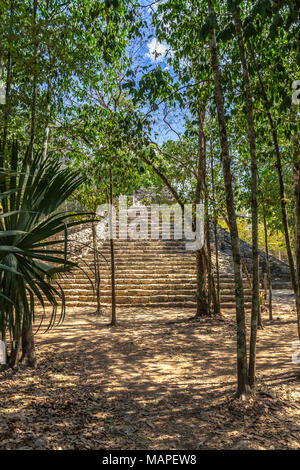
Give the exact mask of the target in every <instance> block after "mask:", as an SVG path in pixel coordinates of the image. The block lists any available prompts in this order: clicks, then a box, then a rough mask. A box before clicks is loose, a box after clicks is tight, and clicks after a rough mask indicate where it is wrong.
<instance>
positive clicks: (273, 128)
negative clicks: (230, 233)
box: [248, 41, 300, 316]
mask: <svg viewBox="0 0 300 470" xmlns="http://www.w3.org/2000/svg"><path fill="white" fill-rule="evenodd" d="M248 46H249V52H250V54H251V59H252V62H253V65H254V67H255V70H256V73H257V76H258V79H259V83H260V87H261V91H262V96H263V100H264V103H265V111H266V114H267V117H268V120H269V124H270V128H271V134H272V140H273V145H274V150H275V155H276V169H277V173H278V182H279V193H280V204H281V214H282V224H283V229H284V236H285V243H286V250H287V255H288V261H289V266H290V273H291V280H292V285H293V289H294V293H295V297H296V305H297V297H298V294H297V290H298V289H297V281H296V272H295V264H294V259H293V254H292V248H291V242H290V233H289V226H288V217H287V209H286V197H285V187H284V181H283V174H282V163H281V155H280V150H279V144H278V136H277V129H276V126H275V124H274V121H273V117H272V115H271V112H270V109H269V108H270V106H269V101H268V97H267V94H266V90H265V86H264V82H263V80H262V78H261V74H260V71H259V68H258V66H257V63H256V59H255V55H254V52H253V49H252V46H251V44H250V41H248ZM297 314H298V316H300V305H299V304H298V305H297Z"/></svg>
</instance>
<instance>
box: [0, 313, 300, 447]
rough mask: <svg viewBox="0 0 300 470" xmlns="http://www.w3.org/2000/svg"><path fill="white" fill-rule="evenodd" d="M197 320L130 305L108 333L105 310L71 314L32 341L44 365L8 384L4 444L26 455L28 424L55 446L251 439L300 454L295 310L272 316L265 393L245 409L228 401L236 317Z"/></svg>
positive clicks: (262, 342) (264, 341) (262, 366)
mask: <svg viewBox="0 0 300 470" xmlns="http://www.w3.org/2000/svg"><path fill="white" fill-rule="evenodd" d="M193 314H194V312H193V310H190V311H189V310H187V309H184V310H180V309H166V308H161V309H158V308H157V309H151V308H148V309H147V308H142V309H139V308H127V309H126V308H124V309H119V312H118V321H119V323H118V326H117V327H116V328H112V327H110V326H109V322H110V318H109V311H106V312H105V314H104V315H103V316H102V317H95V316H94V315H88V314H87V313H86V312H84V311H83V310H77V311H68V312H67V317H66V321H65V323H64V324H62V325H61V326H59V327H57V328H54V329H52V330H50V331H48V332H47V333H46V334H42V333H38V335H37V336H36V343H37V347H38V351H40V353H39V355H40V357H39V365H38V368H37V369H36V370H30V369H23V368H20V370H19V371H18V372H12V371H11V372H6V373H5V375H4V377H3V379H2V380H4V382H5V386H6V390H7V391H10V392H9V393H6V394H5V397H4V400H3V398H2V404H3V409H2V411H1V415H0V416H2V418H4V417H5V418H6V419H7V422H8V423H10V424H9V426H10V427H11V426H13V428H14V429H16V432H17V434H18V439H19V441H17V443H16V442H15V441H14V440H11V439H9V438H8V437H6V438H5V437H3V439H2V446H5V448H10V447H11V448H14V447H15V446H17V447H18V445H19V446H21V445H25V446H31V445H32V444H30V442H31V441H30V439H31V438H30V436H29V435H28V425H29V426H30V429H31V432H32V433H33V434H34V436H40V435H43V436H44V437H45V436H46V437H47V448H50V449H59V448H64V449H69V448H70V449H76V448H80V449H97V448H103V447H104V448H110V449H116V448H122V449H142V448H145V449H150V448H151V449H159V448H170V449H188V448H230V447H231V446H232V445H233V443H234V442H235V441H236V440H237V439H244V438H245V436H246V435H248V437H249V436H252V438H251V439H252V441H251V442H252V444H251V445H252V447H253V448H271V447H272V445H275V444H274V441H273V439H276V445H278V446H279V448H281V447H282V448H285V447H286V446H288V447H293V446H296V447H299V446H298V444H295V442H294V440H295V438H294V437H292V436H289V435H288V433H289V432H290V431H289V430H288V428H289V426H290V422H291V420H292V421H293V427H294V428H295V429H296V428H297V426H299V424H300V421H299V410H300V407H299V398H298V396H297V394H296V393H295V391H296V390H298V389H299V385H300V381H298V382H297V379H296V378H295V375H294V373H293V366H292V363H291V342H292V341H293V340H294V336H295V334H296V326H295V321H294V316H293V315H294V314H293V312H290V311H289V310H288V309H287V310H286V311H285V313H281V314H280V316H279V313H278V315H277V314H276V316H275V320H274V323H272V324H267V321H266V322H265V323H266V325H265V328H264V329H263V330H261V331H259V334H258V335H259V337H258V377H259V387H260V389H261V390H262V392H265V393H266V395H263V394H259V395H257V397H256V398H251V399H250V401H249V402H246V403H239V402H236V403H235V402H234V401H232V398H233V395H234V392H235V387H236V380H235V357H236V356H235V354H236V352H235V325H234V318H233V317H234V314H233V312H232V310H231V311H227V312H226V311H225V312H224V318H223V319H220V320H218V319H212V318H204V319H200V320H191V317H192V316H193ZM247 315H248V320H249V318H250V317H249V314H247ZM277 318H278V319H277ZM186 319H190V320H189V321H186ZM268 393H269V395H270V396H272V397H273V398H270V396H268ZM293 393H294V398H293ZM287 398H289V400H290V403H286V402H285V400H286V399H287ZM284 403H285V404H284ZM0 420H1V418H0ZM278 420H280V422H279V421H278ZM270 426H271V427H272V429H273V431H272V432H273V434H272V433H271V434H270V432H269V429H270ZM253 428H255V431H254V430H253ZM4 429H5V428H4ZM299 429H300V427H299ZM294 432H298V431H294ZM253 433H254V434H253ZM292 441H293V442H294V444H291V442H292ZM18 442H19V443H20V444H18Z"/></svg>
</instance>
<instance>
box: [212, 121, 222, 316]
mask: <svg viewBox="0 0 300 470" xmlns="http://www.w3.org/2000/svg"><path fill="white" fill-rule="evenodd" d="M209 142H210V170H211V187H212V206H213V219H214V220H213V225H214V241H215V256H216V275H217V288H216V286H215V293H216V296H215V314H219V313H221V311H220V269H219V241H218V217H217V211H216V197H215V196H216V195H215V174H214V154H213V138H212V116H211V115H210V140H209Z"/></svg>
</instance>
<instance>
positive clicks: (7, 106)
mask: <svg viewBox="0 0 300 470" xmlns="http://www.w3.org/2000/svg"><path fill="white" fill-rule="evenodd" d="M13 16H14V0H11V2H10V27H9V28H10V29H9V38H8V47H9V50H8V53H7V65H6V87H5V104H4V108H3V135H2V152H3V156H2V155H1V156H0V158H1V160H0V168H1V167H4V166H5V149H6V144H7V133H8V122H9V114H10V109H11V102H10V91H11V81H12V56H11V51H10V47H11V43H12V38H11V35H12V31H13V24H14V18H13Z"/></svg>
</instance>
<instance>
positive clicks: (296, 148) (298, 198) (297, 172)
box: [291, 105, 300, 338]
mask: <svg viewBox="0 0 300 470" xmlns="http://www.w3.org/2000/svg"><path fill="white" fill-rule="evenodd" d="M292 124H294V126H295V128H294V132H293V135H292V141H291V143H292V155H293V179H294V195H295V225H296V228H295V252H296V273H297V276H296V283H297V285H296V288H297V289H296V293H295V297H296V307H297V324H298V335H299V338H300V139H299V121H298V117H297V110H296V107H295V106H294V105H293V107H292Z"/></svg>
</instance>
